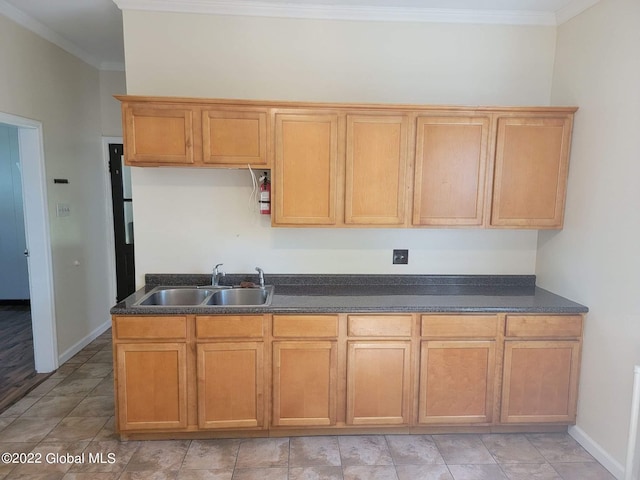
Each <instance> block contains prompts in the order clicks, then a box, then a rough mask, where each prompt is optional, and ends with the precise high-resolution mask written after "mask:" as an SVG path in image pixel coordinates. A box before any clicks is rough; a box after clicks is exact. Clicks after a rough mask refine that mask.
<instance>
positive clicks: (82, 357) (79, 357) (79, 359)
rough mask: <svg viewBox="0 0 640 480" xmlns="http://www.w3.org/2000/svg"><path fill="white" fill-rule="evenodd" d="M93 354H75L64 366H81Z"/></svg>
mask: <svg viewBox="0 0 640 480" xmlns="http://www.w3.org/2000/svg"><path fill="white" fill-rule="evenodd" d="M94 355H95V354H94V353H93V352H83V351H80V352H79V353H76V354H75V355H74V356H73V357H72V358H70V359H69V360H67V361H66V362H64V363H65V365H74V364H79V363H80V364H82V363H85V362H86V361H87V360H89V359H90V358H91V357H93V356H94Z"/></svg>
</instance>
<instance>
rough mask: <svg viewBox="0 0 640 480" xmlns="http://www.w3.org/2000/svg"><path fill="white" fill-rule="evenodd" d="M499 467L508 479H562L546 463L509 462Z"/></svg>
mask: <svg viewBox="0 0 640 480" xmlns="http://www.w3.org/2000/svg"><path fill="white" fill-rule="evenodd" d="M501 467H502V471H503V472H504V473H505V475H506V476H507V477H508V478H509V480H562V478H561V477H560V475H558V473H557V472H556V471H555V470H554V469H553V467H552V466H551V465H549V464H548V463H537V464H526V463H510V464H503V465H501Z"/></svg>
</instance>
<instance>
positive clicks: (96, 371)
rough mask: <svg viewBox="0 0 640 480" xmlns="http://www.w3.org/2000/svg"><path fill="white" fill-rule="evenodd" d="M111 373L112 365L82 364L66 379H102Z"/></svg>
mask: <svg viewBox="0 0 640 480" xmlns="http://www.w3.org/2000/svg"><path fill="white" fill-rule="evenodd" d="M112 371H113V364H112V363H84V364H82V365H80V366H79V367H78V368H77V369H76V371H75V372H73V373H72V374H71V375H69V377H68V378H104V377H106V376H107V375H109V374H110V373H111V372H112Z"/></svg>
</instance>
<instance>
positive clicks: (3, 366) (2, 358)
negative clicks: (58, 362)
mask: <svg viewBox="0 0 640 480" xmlns="http://www.w3.org/2000/svg"><path fill="white" fill-rule="evenodd" d="M49 375H50V374H37V373H36V370H35V364H34V359H33V333H32V330H31V309H30V307H29V305H0V412H1V411H2V410H4V409H5V408H6V407H8V406H9V405H11V404H12V403H14V402H15V401H16V400H18V399H20V398H22V397H23V396H24V395H26V394H27V392H29V391H30V390H31V389H33V388H34V387H35V386H37V385H39V384H40V383H41V382H42V381H43V380H44V379H46V378H47V377H48V376H49Z"/></svg>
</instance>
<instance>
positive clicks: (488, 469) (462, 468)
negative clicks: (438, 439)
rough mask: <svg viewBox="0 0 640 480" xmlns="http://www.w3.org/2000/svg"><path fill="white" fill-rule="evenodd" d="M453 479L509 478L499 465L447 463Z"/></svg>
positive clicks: (505, 479)
mask: <svg viewBox="0 0 640 480" xmlns="http://www.w3.org/2000/svg"><path fill="white" fill-rule="evenodd" d="M449 471H450V472H451V475H452V476H453V478H454V480H509V479H508V478H507V476H506V475H505V474H504V473H503V472H502V469H501V468H500V465H477V464H476V465H449Z"/></svg>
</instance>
